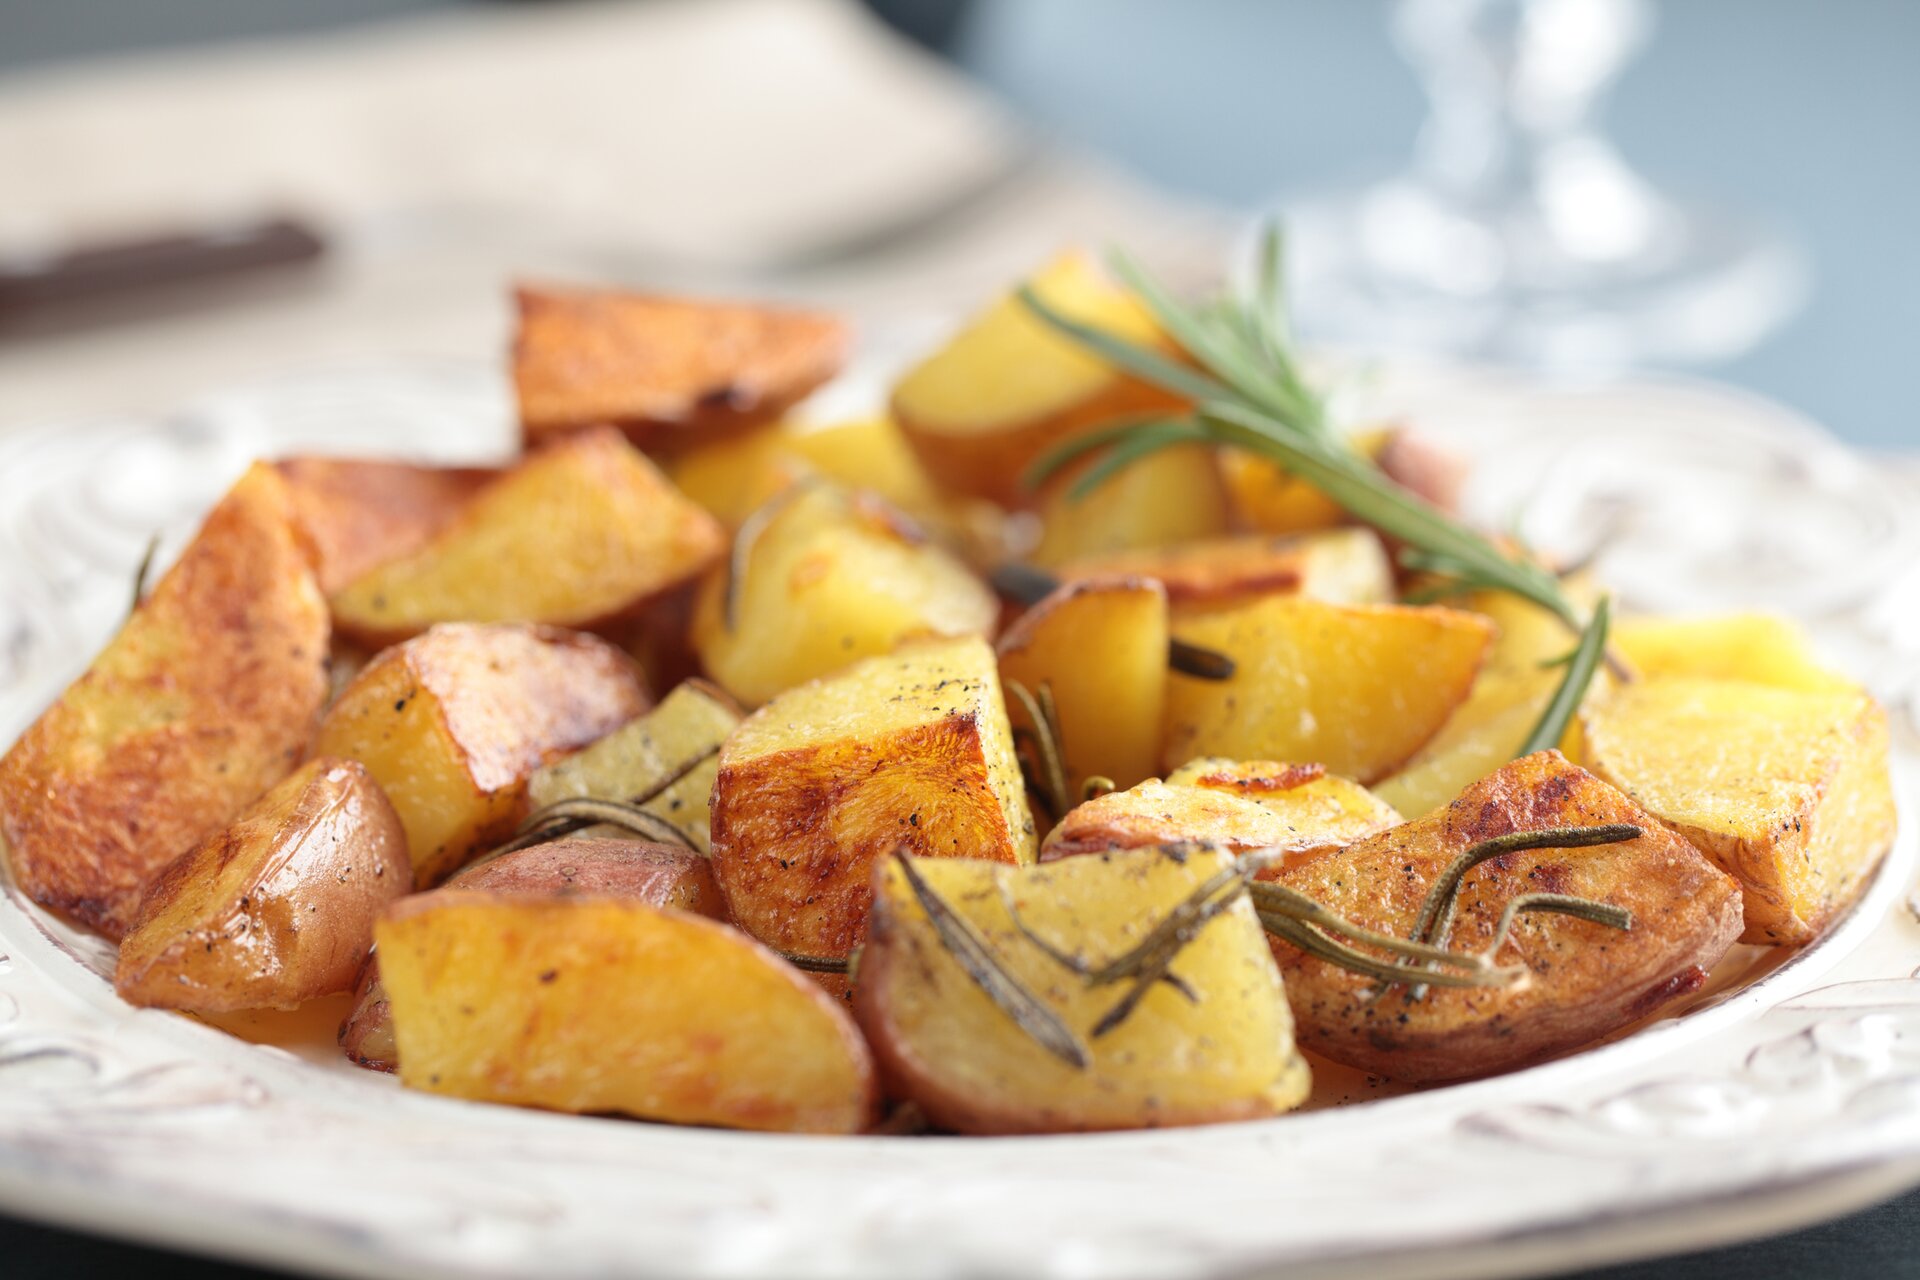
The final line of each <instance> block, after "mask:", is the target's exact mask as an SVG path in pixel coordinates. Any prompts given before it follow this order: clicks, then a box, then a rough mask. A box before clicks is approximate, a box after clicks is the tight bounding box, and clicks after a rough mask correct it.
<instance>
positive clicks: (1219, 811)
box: [1040, 778, 1293, 862]
mask: <svg viewBox="0 0 1920 1280" xmlns="http://www.w3.org/2000/svg"><path fill="white" fill-rule="evenodd" d="M1292 834H1293V832H1292V828H1290V827H1289V826H1288V825H1287V823H1286V821H1285V820H1284V819H1283V818H1281V817H1280V816H1279V815H1277V814H1275V813H1273V812H1272V811H1271V810H1268V809H1266V808H1264V807H1262V806H1261V805H1259V804H1256V803H1255V802H1254V801H1252V800H1249V799H1245V798H1243V797H1241V796H1237V795H1231V794H1228V793H1226V792H1223V791H1218V790H1207V789H1203V788H1200V787H1190V786H1171V785H1169V784H1167V783H1165V782H1162V781H1160V780H1159V779H1158V778H1149V779H1147V780H1146V781H1145V782H1143V783H1141V784H1140V785H1139V786H1137V787H1132V788H1129V789H1128V790H1126V791H1110V792H1108V793H1107V794H1106V795H1103V796H1096V797H1094V798H1093V799H1091V800H1088V801H1086V802H1085V803H1083V804H1079V805H1075V806H1074V807H1073V808H1072V809H1070V810H1068V812H1067V815H1066V816H1065V817H1064V818H1062V819H1061V820H1060V823H1059V825H1058V826H1056V827H1054V829H1053V830H1052V831H1049V832H1048V833H1047V838H1046V839H1045V840H1044V841H1042V842H1041V845H1040V861H1042V862H1056V861H1058V860H1060V859H1061V858H1077V857H1082V856H1084V855H1086V854H1090V853H1105V852H1106V851H1108V850H1109V849H1141V848H1147V847H1150V846H1158V845H1172V844H1182V843H1186V842H1190V841H1191V842H1199V843H1205V844H1211V845H1217V846H1219V847H1220V848H1222V849H1229V850H1232V851H1234V852H1236V853H1237V852H1240V851H1242V850H1246V849H1260V848H1265V847H1266V846H1268V845H1276V844H1285V843H1287V841H1288V839H1289V838H1290V837H1291V836H1292Z"/></svg>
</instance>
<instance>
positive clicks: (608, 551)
mask: <svg viewBox="0 0 1920 1280" xmlns="http://www.w3.org/2000/svg"><path fill="white" fill-rule="evenodd" d="M725 541H726V537H725V533H724V531H723V530H722V529H721V528H720V526H719V524H718V523H717V522H715V521H714V519H713V518H712V517H711V516H709V515H708V514H707V513H706V512H704V511H702V510H701V509H700V508H699V507H697V506H695V505H694V504H693V503H692V502H689V501H688V500H687V499H686V498H684V497H682V496H681V495H680V493H679V492H678V491H677V490H675V489H674V487H673V486H672V485H671V484H670V483H668V481H667V479H666V477H664V476H662V475H661V474H660V472H659V471H658V470H656V469H655V468H654V466H653V464H652V463H650V462H648V461H647V459H646V458H645V457H644V456H642V455H641V454H640V453H638V452H636V451H635V450H634V449H633V447H632V446H631V445H629V444H628V443H627V442H626V441H625V440H623V439H621V437H620V435H619V434H618V433H617V432H614V431H611V430H600V431H591V432H582V433H580V434H578V435H575V436H572V437H570V438H568V439H566V440H563V441H560V442H558V443H556V444H554V445H552V446H550V447H548V448H546V449H542V450H540V451H539V452H537V453H534V454H531V455H529V456H528V457H527V458H526V459H525V460H524V461H522V462H521V463H520V464H519V465H518V466H517V467H515V468H514V469H513V470H512V471H510V472H508V473H507V474H506V475H504V476H502V477H501V478H500V479H499V480H497V481H495V482H494V483H493V484H491V485H489V486H487V488H485V489H484V490H483V491H481V492H480V493H479V494H478V495H477V496H476V497H474V498H473V500H472V501H471V502H469V503H468V504H467V506H466V507H465V509H464V510H462V511H461V512H460V514H459V515H458V516H457V517H456V518H455V519H454V520H453V521H452V522H451V523H450V524H448V525H447V526H446V527H445V528H443V529H441V530H440V532H439V533H438V534H437V535H436V536H435V537H434V538H433V539H432V540H431V541H430V542H428V543H427V544H426V545H425V546H423V547H421V548H420V549H419V550H417V551H415V552H413V553H412V554H411V555H407V556H404V557H401V558H400V559H397V560H392V561H389V562H387V563H385V564H383V565H380V566H379V567H377V568H375V569H373V570H371V571H369V572H368V573H366V574H364V575H362V576H361V577H359V578H358V579H356V580H355V581H353V582H352V583H351V584H350V585H348V586H347V587H346V588H344V589H343V590H341V591H340V592H338V593H337V594H336V595H335V596H334V597H333V602H332V603H333V611H334V616H335V618H336V619H337V621H338V622H339V624H340V625H341V626H342V627H344V628H346V629H348V630H350V631H352V632H354V633H355V634H357V635H361V636H364V637H368V638H370V639H373V640H377V641H386V640H394V639H400V638H404V637H406V636H411V635H415V634H418V633H419V632H421V631H424V630H426V629H427V628H428V627H429V626H432V625H433V624H434V623H437V622H468V621H470V622H545V623H552V624H555V625H560V626H584V625H588V624H591V623H596V622H600V621H603V620H605V619H608V618H611V617H614V616H616V615H618V614H621V613H624V612H627V611H630V610H633V609H635V608H638V607H639V606H641V605H642V604H644V603H645V602H646V601H648V600H650V599H653V598H655V597H657V596H659V595H660V594H662V593H663V592H665V591H668V590H669V589H671V588H672V587H674V586H676V585H677V584H679V583H681V582H685V581H688V580H690V579H692V578H693V577H695V576H696V575H698V574H699V573H700V572H701V571H702V570H704V569H705V568H706V567H707V566H708V565H710V564H712V563H714V562H715V561H716V560H717V559H718V558H719V557H720V555H721V553H722V551H723V550H724V547H725Z"/></svg>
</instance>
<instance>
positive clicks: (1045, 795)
mask: <svg viewBox="0 0 1920 1280" xmlns="http://www.w3.org/2000/svg"><path fill="white" fill-rule="evenodd" d="M1005 687H1006V691H1007V692H1008V693H1009V694H1011V695H1012V696H1013V699H1014V701H1015V702H1018V703H1019V704H1020V707H1021V709H1022V710H1023V711H1025V712H1026V713H1027V720H1028V722H1029V723H1030V724H1031V725H1032V728H1031V729H1029V730H1027V731H1026V732H1024V733H1019V734H1017V737H1018V739H1019V740H1021V741H1024V742H1028V743H1030V744H1032V747H1033V757H1034V758H1033V760H1032V761H1031V763H1032V766H1033V769H1032V773H1033V776H1030V777H1029V778H1028V779H1027V785H1028V786H1029V787H1030V788H1031V789H1032V790H1033V791H1034V792H1035V794H1037V795H1038V796H1039V798H1040V802H1041V803H1042V804H1044V805H1045V806H1046V807H1047V816H1048V817H1050V818H1052V819H1053V820H1054V821H1055V822H1058V821H1060V819H1062V818H1064V817H1066V816H1067V810H1069V809H1071V808H1072V807H1073V793H1072V792H1071V791H1069V790H1068V787H1067V766H1066V759H1065V757H1064V755H1063V754H1062V751H1061V743H1060V708H1059V707H1058V706H1057V705H1055V703H1054V701H1053V686H1052V685H1050V684H1048V683H1047V682H1046V681H1044V680H1042V681H1041V682H1040V690H1039V693H1038V694H1035V692H1034V691H1033V690H1031V689H1029V688H1027V686H1026V685H1024V684H1022V683H1020V681H1018V680H1008V681H1006V684H1005Z"/></svg>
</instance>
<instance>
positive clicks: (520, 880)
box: [340, 834, 726, 1071]
mask: <svg viewBox="0 0 1920 1280" xmlns="http://www.w3.org/2000/svg"><path fill="white" fill-rule="evenodd" d="M457 889H479V890H485V891H487V892H489V893H498V894H503V895H506V896H509V897H520V898H570V897H603V898H623V899H627V900H630V901H633V902H644V903H647V904H648V905H650V906H655V907H670V908H672V909H673V910H675V911H690V912H692V913H693V914H695V915H702V916H709V917H711V918H713V919H715V920H718V919H721V918H723V917H724V916H725V914H726V907H725V904H724V903H723V902H722V901H721V899H720V890H719V888H718V887H717V886H716V885H715V884H714V883H713V869H712V868H711V867H710V866H708V864H707V860H706V859H705V858H703V857H701V856H700V855H699V854H697V853H691V852H689V851H688V850H685V849H679V848H675V847H674V846H672V845H665V844H650V843H647V842H645V841H640V840H630V839H605V838H597V837H593V836H588V835H585V834H582V835H578V836H569V837H568V838H566V839H564V840H555V841H551V842H550V843H547V844H536V845H532V846H530V847H528V848H525V849H516V850H514V851H513V852H511V853H503V854H501V855H500V856H498V857H494V858H487V859H485V860H484V861H481V862H476V863H474V864H473V865H472V866H469V867H466V868H464V869H462V870H461V871H460V872H459V873H458V874H456V875H455V876H454V877H453V878H452V879H451V880H449V881H447V884H446V890H438V889H436V890H434V892H435V893H439V892H444V891H451V890H457ZM368 932H369V937H371V932H372V921H371V920H369V921H368ZM340 1047H341V1048H342V1049H343V1050H345V1051H346V1055H347V1057H348V1058H349V1059H351V1060H352V1061H353V1062H356V1063H358V1064H359V1065H360V1066H363V1067H368V1068H371V1069H372V1070H375V1071H392V1070H393V1069H394V1068H395V1067H397V1066H398V1065H399V1062H400V1050H399V1047H398V1046H397V1045H395V1044H394V1040H393V1016H392V1006H391V1004H390V1003H389V1002H388V1000H387V987H386V984H385V983H384V982H382V981H381V980H380V957H379V956H378V955H377V954H376V955H372V956H368V957H367V962H366V964H365V965H364V966H363V968H362V970H361V973H360V981H359V987H358V990H357V991H356V992H355V996H354V1005H353V1012H352V1013H350V1014H348V1015H347V1018H346V1020H345V1021H344V1022H342V1023H341V1024H340Z"/></svg>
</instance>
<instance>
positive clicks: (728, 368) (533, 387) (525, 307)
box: [513, 287, 848, 453]
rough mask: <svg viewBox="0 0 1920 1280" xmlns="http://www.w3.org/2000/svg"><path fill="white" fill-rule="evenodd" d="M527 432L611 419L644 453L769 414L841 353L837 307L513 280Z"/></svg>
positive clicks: (517, 380)
mask: <svg viewBox="0 0 1920 1280" xmlns="http://www.w3.org/2000/svg"><path fill="white" fill-rule="evenodd" d="M514 297H515V300H516V302H517V303H518V306H519V313H520V320H519V330H518V332H517V333H516V334H515V336H514V342H513V383H514V389H515V391H516V392H517V393H518V395H519V400H520V423H521V427H522V429H523V430H524V432H525V433H526V439H527V442H528V443H529V444H538V443H541V442H542V441H544V440H547V439H549V438H551V437H552V436H554V435H556V434H558V433H561V432H566V431H574V430H578V429H579V428H581V427H589V426H594V425H596V424H600V423H610V424H612V425H614V426H616V427H619V428H620V429H621V430H622V431H624V432H625V433H626V435H627V438H628V439H629V440H632V441H633V442H634V444H636V445H638V446H639V447H640V448H642V449H645V450H647V451H648V452H650V453H661V452H671V451H673V450H677V449H683V448H686V447H688V446H690V445H696V444H702V443H705V442H707V441H709V440H711V439H713V438H714V437H715V436H716V435H721V434H726V433H730V432H734V431H742V430H746V429H748V428H750V427H754V426H757V425H759V424H761V423H765V422H771V421H773V420H774V419H776V418H778V417H779V416H780V415H781V414H783V413H785V412H786V411H787V409H788V408H789V407H791V406H792V405H793V404H794V403H796V402H797V401H799V400H800V399H801V398H802V397H804V396H805V395H806V394H807V393H808V392H810V391H812V390H813V389H814V388H815V387H817V386H819V385H820V384H821V383H823V382H825V381H827V379H829V378H831V377H833V375H834V374H836V373H838V372H839V371H840V365H841V363H842V362H843V361H844V360H845V359H846V349H847V344H848V333H847V328H846V326H845V325H844V324H842V323H841V322H840V320H839V319H838V318H836V317H834V316H830V315H826V314H824V313H822V312H818V311H797V310H788V309H784V308H775V307H767V306H758V305H752V304H743V303H727V302H711V301H699V300H694V299H687V298H663V297H654V296H649V295H646V294H636V293H620V292H616V291H613V290H605V289H557V288H534V287H526V288H521V289H518V290H516V291H515V293H514Z"/></svg>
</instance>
